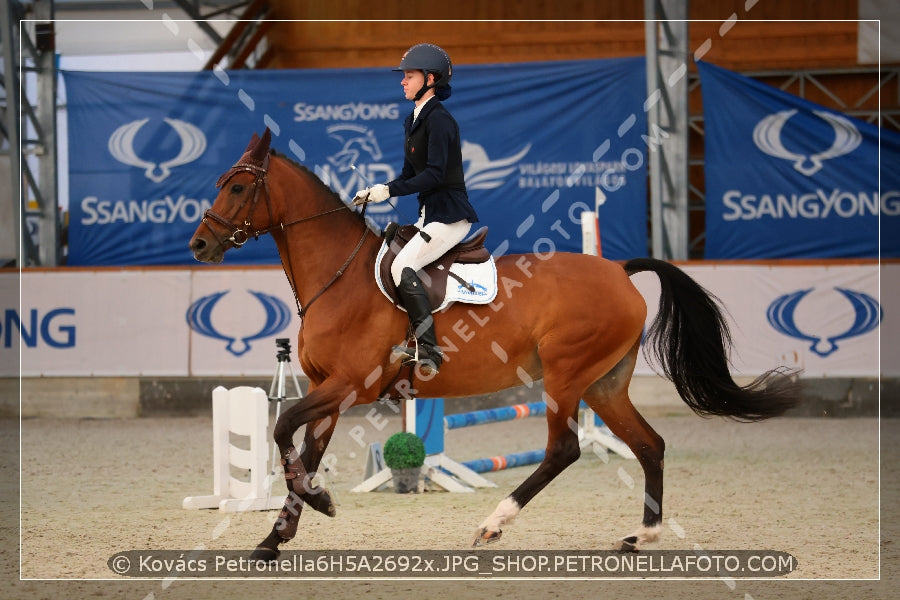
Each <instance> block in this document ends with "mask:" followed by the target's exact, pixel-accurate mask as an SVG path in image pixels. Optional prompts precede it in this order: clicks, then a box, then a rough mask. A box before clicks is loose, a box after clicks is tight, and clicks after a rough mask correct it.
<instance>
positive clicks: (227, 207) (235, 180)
mask: <svg viewBox="0 0 900 600" xmlns="http://www.w3.org/2000/svg"><path fill="white" fill-rule="evenodd" d="M271 141H272V133H271V132H270V131H269V129H268V128H267V129H266V131H265V133H263V135H262V137H259V136H258V135H256V134H255V133H254V134H253V138H252V139H251V140H250V143H249V144H248V145H247V149H246V150H244V154H243V156H241V158H240V160H239V161H238V162H237V163H235V165H234V166H233V167H231V168H230V169H229V170H228V171H227V172H226V173H225V174H224V175H222V176H221V177H220V178H219V181H218V182H216V187H218V188H220V189H219V194H218V195H217V196H216V199H215V201H214V202H213V204H212V206H211V207H210V209H209V210H207V211H206V213H205V214H204V215H203V219H202V221H201V223H200V225H199V226H198V227H197V231H195V232H194V235H193V237H191V241H190V248H191V250H192V251H193V253H194V258H196V259H197V260H199V261H203V262H211V263H218V262H222V259H223V257H224V254H225V251H226V250H228V249H229V248H240V247H241V246H243V245H244V243H245V242H246V241H247V240H248V239H249V238H250V237H251V236H253V237H256V236H258V235H259V234H261V233H265V232H266V231H268V229H269V228H270V227H272V226H273V223H271V222H270V221H271V214H270V212H271V211H270V209H269V207H268V204H267V207H266V208H257V204H259V203H260V199H261V197H262V195H263V194H266V193H267V191H266V189H265V187H266V173H267V172H268V168H269V144H270V143H271ZM265 202H266V203H268V198H266V199H265Z"/></svg>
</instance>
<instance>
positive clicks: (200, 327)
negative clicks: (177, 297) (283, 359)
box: [185, 290, 291, 356]
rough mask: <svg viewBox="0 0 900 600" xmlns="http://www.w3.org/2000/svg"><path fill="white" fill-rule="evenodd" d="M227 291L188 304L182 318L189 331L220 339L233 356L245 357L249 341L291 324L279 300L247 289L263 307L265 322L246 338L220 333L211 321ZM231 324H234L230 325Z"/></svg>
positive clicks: (269, 334) (282, 303) (278, 330)
mask: <svg viewBox="0 0 900 600" xmlns="http://www.w3.org/2000/svg"><path fill="white" fill-rule="evenodd" d="M228 292H229V290H225V291H221V292H214V293H212V294H209V295H207V296H203V297H202V298H200V299H199V300H197V301H196V302H194V303H193V304H191V306H190V307H189V308H188V310H187V314H186V315H185V317H186V319H187V322H188V326H190V328H191V329H193V330H194V331H196V332H197V333H199V334H201V335H205V336H207V337H211V338H213V339H216V340H222V341H223V342H225V343H226V344H225V350H227V351H228V352H230V353H231V354H233V355H235V356H242V355H243V354H246V353H247V352H248V351H249V350H250V348H251V346H250V342H252V341H254V340H259V339H262V338H267V337H271V336H273V335H276V334H277V333H279V332H281V331H282V330H283V329H284V328H286V327H287V326H288V325H289V324H290V322H291V311H290V309H289V308H288V306H287V304H285V303H284V302H283V301H282V300H281V299H279V298H276V297H275V296H270V295H269V294H264V293H263V292H255V291H253V290H247V292H248V293H250V294H252V295H253V296H254V297H255V298H256V299H257V300H258V301H259V303H260V304H261V305H262V307H263V310H264V311H265V323H264V324H263V326H262V327H261V328H260V330H259V331H257V332H256V333H253V334H250V335H246V336H241V335H240V334H237V335H230V334H229V333H227V332H223V331H221V330H220V328H219V327H218V326H217V325H216V324H215V322H214V317H213V309H214V308H215V307H216V304H217V303H218V302H219V300H221V299H222V297H223V296H225V294H227V293H228ZM232 324H234V323H233V322H232Z"/></svg>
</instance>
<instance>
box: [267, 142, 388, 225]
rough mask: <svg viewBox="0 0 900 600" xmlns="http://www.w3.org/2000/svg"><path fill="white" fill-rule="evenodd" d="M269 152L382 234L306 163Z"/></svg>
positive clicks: (280, 153) (272, 150) (276, 152)
mask: <svg viewBox="0 0 900 600" xmlns="http://www.w3.org/2000/svg"><path fill="white" fill-rule="evenodd" d="M269 153H270V154H271V155H272V156H277V157H279V158H281V159H284V160H285V161H286V162H287V163H288V164H289V165H291V166H292V167H294V168H295V169H297V170H298V171H300V172H302V173H303V174H304V175H307V176H309V178H310V179H311V180H312V181H313V183H314V185H316V186H317V187H319V188H321V189H322V191H323V192H325V193H327V194H328V195H330V196H331V197H332V198H333V199H334V200H335V202H337V203H338V204H343V205H344V206H346V207H347V208H348V209H350V212H351V213H352V214H353V215H354V216H355V217H356V218H358V219H359V220H360V221H362V222H363V223H364V224H365V225H366V226H367V227H368V228H369V229H371V230H372V231H373V233H376V234H377V235H382V234H383V232H382V230H381V228H380V227H378V226H377V225H375V223H373V222H372V221H371V219H366V218H364V217H363V215H362V214H361V213H360V212H359V211H357V210H354V207H353V206H352V205H350V204H347V203H346V202H344V201H343V199H341V196H340V194H338V193H337V192H335V191H334V190H333V189H331V188H330V187H328V186H327V185H325V182H324V181H322V180H321V179H319V176H318V175H316V173H315V171H313V170H312V169H310V168H309V167H307V166H306V165H304V164H301V163H299V162H297V161H296V160H294V159H293V158H291V157H290V156H288V155H287V154H285V153H283V152H279V151H277V150H275V149H274V148H270V149H269Z"/></svg>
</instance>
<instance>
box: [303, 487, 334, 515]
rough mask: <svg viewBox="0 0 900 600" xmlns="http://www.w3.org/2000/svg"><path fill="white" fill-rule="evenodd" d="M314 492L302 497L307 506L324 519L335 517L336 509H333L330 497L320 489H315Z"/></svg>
mask: <svg viewBox="0 0 900 600" xmlns="http://www.w3.org/2000/svg"><path fill="white" fill-rule="evenodd" d="M314 490H315V493H313V494H306V495H305V496H303V500H304V501H305V502H306V503H307V504H309V506H310V507H311V508H312V509H313V510H315V511H317V512H320V513H322V514H323V515H325V516H326V517H334V516H336V515H337V509H336V508H335V507H334V502H332V500H331V495H330V494H329V493H328V492H326V491H325V490H324V489H323V488H320V487H316V488H314Z"/></svg>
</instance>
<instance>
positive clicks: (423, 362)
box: [353, 44, 478, 375]
mask: <svg viewBox="0 0 900 600" xmlns="http://www.w3.org/2000/svg"><path fill="white" fill-rule="evenodd" d="M394 70H395V71H402V72H403V79H402V80H401V82H400V84H401V85H402V86H403V92H404V94H405V96H406V99H407V100H411V101H412V102H414V103H415V107H414V109H413V111H412V113H410V115H409V116H408V117H407V118H406V121H405V122H404V124H403V129H404V132H405V138H406V143H405V146H404V160H403V170H402V171H401V172H400V176H399V177H397V178H396V179H394V180H393V181H390V182H388V183H386V184H379V185H374V186H372V187H368V188H366V189H364V190H360V191H359V192H357V193H356V197H355V198H354V200H353V202H354V204H356V205H360V204H363V203H365V202H384V201H385V200H387V199H388V198H390V197H392V196H406V195H408V194H414V193H418V195H419V196H418V199H419V219H418V221H417V222H416V226H417V227H418V229H419V235H416V236H414V237H413V239H412V240H410V241H409V243H407V245H406V246H405V247H404V248H403V249H402V250H401V251H400V252H399V253H398V254H397V257H396V259H395V260H394V263H393V265H392V267H391V275H392V277H393V280H394V285H396V286H397V291H398V296H399V297H400V301H401V302H402V304H403V308H405V309H406V312H407V313H408V315H409V321H410V324H411V325H412V330H413V332H414V334H415V337H416V340H417V346H418V364H419V369H420V370H421V372H422V373H423V374H424V375H433V374H436V373H437V372H438V369H439V368H440V365H441V361H442V355H441V351H440V348H439V347H438V344H437V338H436V337H435V333H434V320H433V319H432V317H431V311H432V307H431V303H430V301H429V300H428V296H427V294H426V292H425V289H424V287H423V285H422V281H421V280H420V279H419V276H418V273H417V272H418V271H419V270H420V269H422V268H423V267H425V266H426V265H428V264H430V263H432V262H434V261H435V260H437V259H439V258H440V257H441V256H443V255H444V254H445V253H446V252H447V251H448V250H450V248H452V247H453V246H455V245H456V244H458V243H459V242H461V241H462V240H463V239H465V237H466V236H467V235H468V233H469V229H470V227H471V224H472V223H475V222H477V221H478V215H477V214H475V209H474V208H472V205H471V204H470V203H469V198H468V194H467V193H466V184H465V181H464V180H463V165H462V151H461V144H460V136H459V125H457V123H456V120H455V119H454V118H453V116H452V115H451V114H450V113H449V112H448V111H447V109H446V108H444V105H443V104H442V103H441V100H446V99H447V98H449V97H450V77H451V75H452V65H451V63H450V57H449V56H448V55H447V53H446V52H444V50H443V49H442V48H440V47H438V46H435V45H434V44H416V45H415V46H413V47H412V48H410V49H409V50H407V52H406V54H404V55H403V58H402V59H401V61H400V66H399V67H397V68H396V69H394ZM394 351H395V352H396V353H402V354H403V355H404V358H405V359H406V360H408V361H412V360H415V356H414V355H412V354H411V353H410V352H409V350H408V349H407V348H405V347H403V346H395V347H394Z"/></svg>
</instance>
